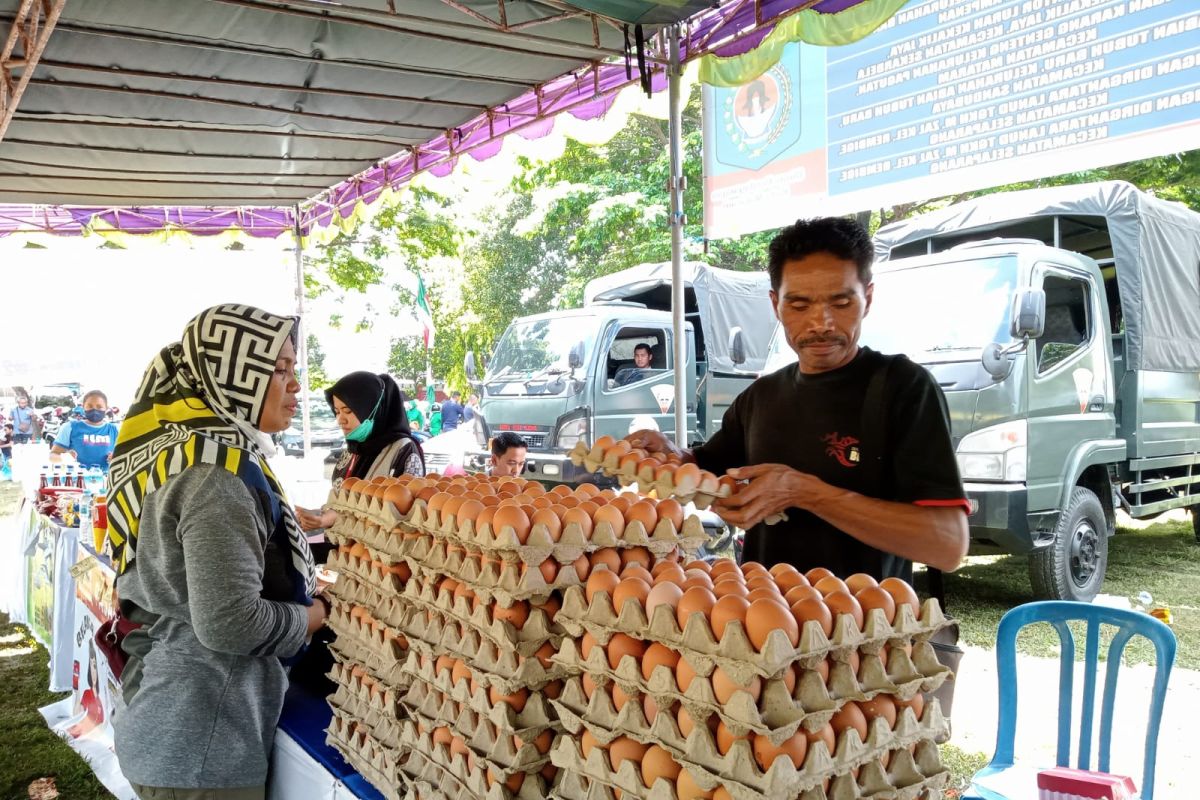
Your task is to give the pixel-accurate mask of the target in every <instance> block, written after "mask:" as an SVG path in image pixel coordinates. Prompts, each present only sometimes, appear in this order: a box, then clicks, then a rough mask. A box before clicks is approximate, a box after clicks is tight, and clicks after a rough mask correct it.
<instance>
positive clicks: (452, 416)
mask: <svg viewBox="0 0 1200 800" xmlns="http://www.w3.org/2000/svg"><path fill="white" fill-rule="evenodd" d="M460 397H462V393H461V392H458V391H454V392H451V393H450V399H449V400H447V401H446V402H444V403H442V432H443V433H445V432H446V431H452V430H454V429H455V428H457V427H458V426H459V424H460V423H461V422H462V421H463V419H464V412H465V411H466V409H464V408H463V405H462V403H460V402H459V398H460Z"/></svg>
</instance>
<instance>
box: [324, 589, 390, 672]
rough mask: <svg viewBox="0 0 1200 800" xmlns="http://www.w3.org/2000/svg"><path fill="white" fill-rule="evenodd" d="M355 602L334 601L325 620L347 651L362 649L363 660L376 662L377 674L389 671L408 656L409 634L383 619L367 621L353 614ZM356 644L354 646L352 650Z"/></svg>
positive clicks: (358, 651)
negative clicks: (364, 621) (407, 635)
mask: <svg viewBox="0 0 1200 800" xmlns="http://www.w3.org/2000/svg"><path fill="white" fill-rule="evenodd" d="M350 609H351V606H350V605H349V604H348V603H344V602H342V601H341V600H338V599H336V598H335V599H333V600H332V601H331V610H330V612H329V617H328V618H327V619H326V620H325V624H326V625H328V626H329V627H330V628H331V629H332V630H333V632H334V633H336V634H337V635H338V643H339V644H340V645H341V646H342V648H343V652H347V653H350V652H353V653H355V654H356V655H357V654H359V653H361V654H362V655H363V658H362V660H363V661H364V662H366V663H369V664H370V665H371V666H372V669H373V671H374V672H375V673H376V674H386V673H388V672H389V671H390V670H391V669H392V668H394V667H395V666H397V665H399V664H402V663H404V660H405V659H406V658H407V656H408V653H407V647H406V646H405V645H406V642H407V637H406V636H405V635H404V634H403V633H402V632H400V631H397V630H396V629H395V628H392V627H390V626H388V625H387V624H386V623H383V622H382V621H381V620H378V619H377V620H376V622H377V623H379V624H378V625H369V624H368V625H364V624H363V621H362V620H361V619H355V618H353V617H351V616H350ZM351 648H353V650H351Z"/></svg>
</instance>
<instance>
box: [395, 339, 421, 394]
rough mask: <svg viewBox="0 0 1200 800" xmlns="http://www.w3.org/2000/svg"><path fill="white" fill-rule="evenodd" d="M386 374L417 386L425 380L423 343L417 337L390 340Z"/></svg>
mask: <svg viewBox="0 0 1200 800" xmlns="http://www.w3.org/2000/svg"><path fill="white" fill-rule="evenodd" d="M388 372H390V373H391V374H393V375H395V376H396V377H397V378H400V379H401V380H406V381H412V383H413V385H414V386H419V385H420V384H421V383H422V382H423V381H424V380H425V342H423V341H422V340H421V338H420V337H418V336H403V337H400V338H397V339H392V352H391V355H390V356H389V357H388Z"/></svg>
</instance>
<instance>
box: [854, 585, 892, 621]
mask: <svg viewBox="0 0 1200 800" xmlns="http://www.w3.org/2000/svg"><path fill="white" fill-rule="evenodd" d="M854 599H855V600H857V601H858V604H859V605H860V606H862V610H863V619H866V618H867V617H868V616H870V613H871V609H875V608H878V609H879V610H881V611H882V612H883V616H884V617H885V618H886V619H887V621H888V623H889V624H890V623H892V622H895V621H896V601H895V600H894V599H892V596H891V595H890V594H888V592H887V590H886V589H883V588H881V587H879V586H868V587H867V588H865V589H863V590H862V591H860V592H859V593H858V594H856V595H854Z"/></svg>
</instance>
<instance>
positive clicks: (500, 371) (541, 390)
mask: <svg viewBox="0 0 1200 800" xmlns="http://www.w3.org/2000/svg"><path fill="white" fill-rule="evenodd" d="M595 327H596V326H595V324H594V320H593V318H591V317H577V316H571V317H551V318H547V319H537V320H528V321H516V322H513V323H512V324H511V325H509V326H508V330H506V331H505V332H504V335H503V336H501V337H500V341H499V343H497V345H496V353H495V355H493V356H492V361H491V363H490V364H489V365H488V372H487V378H486V379H485V383H486V384H487V391H488V393H489V394H492V395H521V394H559V393H561V392H562V391H563V390H565V389H566V388H567V376H569V375H570V373H571V368H570V365H569V358H570V354H571V348H573V347H579V348H580V349H581V351H582V353H581V354H582V356H583V363H584V364H587V361H588V357H589V356H590V355H591V351H592V345H593V343H594V340H595ZM584 371H585V370H576V371H575V375H576V377H582V374H583V372H584Z"/></svg>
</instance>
